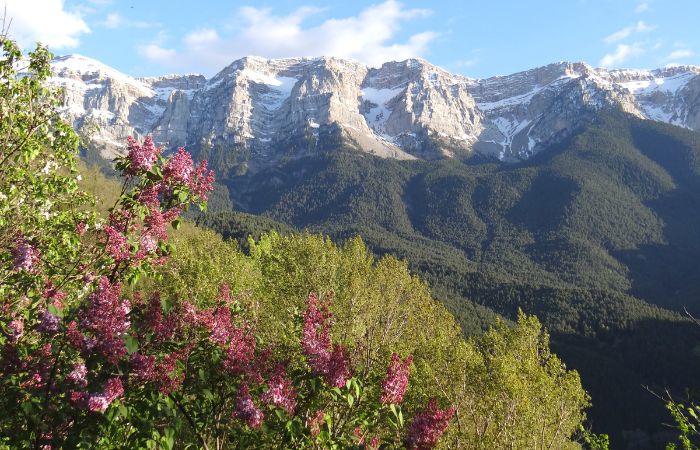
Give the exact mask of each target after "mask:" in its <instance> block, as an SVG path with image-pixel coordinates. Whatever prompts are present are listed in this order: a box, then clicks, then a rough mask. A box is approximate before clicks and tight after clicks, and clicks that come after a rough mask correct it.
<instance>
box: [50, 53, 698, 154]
mask: <svg viewBox="0 0 700 450" xmlns="http://www.w3.org/2000/svg"><path fill="white" fill-rule="evenodd" d="M52 65H53V68H54V76H53V77H52V78H51V82H52V83H54V84H56V85H58V86H61V87H63V88H64V97H63V100H64V109H63V112H64V115H65V116H66V118H67V119H68V120H70V121H71V122H72V123H73V125H74V126H75V128H76V129H77V130H78V131H85V132H86V133H87V131H90V137H91V139H92V142H93V143H94V144H95V146H96V147H97V148H99V149H100V152H101V153H102V155H103V156H105V157H107V158H110V157H113V156H114V155H115V154H117V153H120V152H123V151H124V148H123V142H125V140H126V136H127V135H135V136H138V137H143V136H145V135H147V134H152V135H153V136H154V139H155V140H156V141H158V142H161V143H163V144H164V145H166V146H168V147H171V148H174V147H177V146H188V147H190V148H192V149H194V150H195V151H196V150H197V149H205V150H206V149H225V151H226V152H232V153H233V154H232V155H231V158H230V159H232V160H233V159H235V160H239V161H240V160H243V161H249V162H250V163H251V165H256V164H257V165H260V164H265V162H270V161H275V160H276V159H277V158H278V157H280V156H281V155H280V152H284V151H286V150H285V149H286V148H289V147H290V145H288V144H290V143H291V142H294V145H293V146H292V147H293V148H294V149H295V151H296V152H309V151H318V150H319V149H320V148H319V147H322V146H323V145H325V144H324V142H325V141H324V139H325V137H326V136H328V135H329V133H330V134H333V133H335V134H336V135H337V138H339V139H343V140H346V141H347V142H352V143H353V145H355V146H356V147H358V148H359V149H362V150H363V151H366V152H368V153H372V154H376V155H379V156H383V157H391V158H401V159H414V158H425V159H434V158H443V157H452V156H455V155H457V154H459V153H461V152H471V151H476V152H481V153H484V154H488V155H493V156H496V157H498V158H500V159H502V160H506V161H517V160H522V159H525V158H528V157H529V156H531V155H533V154H535V153H537V152H538V151H539V150H541V149H542V148H544V147H546V146H547V145H549V144H551V143H553V142H555V141H556V140H559V139H563V138H564V137H566V136H567V133H570V132H572V131H573V130H575V129H576V128H578V126H579V125H580V124H581V123H582V121H586V120H590V118H591V117H593V116H594V115H595V114H596V113H597V111H600V110H601V109H605V108H615V109H618V110H623V111H626V112H629V113H631V114H634V115H636V116H638V117H641V118H646V119H651V120H657V121H663V122H668V123H671V124H674V125H679V126H682V127H686V128H689V129H692V130H696V131H700V68H699V67H696V66H678V67H669V68H664V69H657V70H605V69H595V68H593V67H591V66H589V65H587V64H585V63H568V62H559V63H554V64H550V65H547V66H543V67H538V68H535V69H532V70H528V71H524V72H519V73H515V74H512V75H507V76H498V77H491V78H487V79H473V78H468V77H464V76H461V75H454V74H450V73H449V72H447V71H445V70H443V69H441V68H439V67H436V66H433V65H431V64H430V63H428V62H427V61H424V60H421V59H411V60H407V61H401V62H388V63H385V64H384V65H383V66H382V67H381V68H370V67H367V66H365V65H363V64H361V63H358V62H356V61H352V60H348V59H342V58H334V57H322V58H285V59H277V60H268V59H264V58H259V57H246V58H242V59H240V60H237V61H234V62H233V63H232V64H230V65H229V66H227V67H226V68H224V69H222V70H221V71H220V72H219V73H218V74H216V75H215V76H214V77H212V78H210V79H207V78H205V77H204V76H202V75H198V74H187V75H177V74H173V75H167V76H161V77H149V78H133V77H130V76H128V75H125V74H123V73H121V72H119V71H117V70H116V69H113V68H111V67H109V66H106V65H104V64H102V63H100V62H98V61H95V60H92V59H90V58H86V57H84V56H80V55H71V56H65V57H61V58H57V59H55V60H54V61H53V63H52ZM300 142H303V145H301V144H299V143H300Z"/></svg>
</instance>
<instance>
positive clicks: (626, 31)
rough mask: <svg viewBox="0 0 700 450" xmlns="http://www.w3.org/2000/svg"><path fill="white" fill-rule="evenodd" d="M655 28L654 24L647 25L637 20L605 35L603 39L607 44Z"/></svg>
mask: <svg viewBox="0 0 700 450" xmlns="http://www.w3.org/2000/svg"><path fill="white" fill-rule="evenodd" d="M655 29H656V26H654V25H648V24H647V23H645V22H644V21H641V20H640V21H639V22H637V23H635V24H634V25H630V26H628V27H625V28H623V29H621V30H618V31H616V32H614V33H613V34H611V35H610V36H607V37H605V38H604V39H603V41H604V42H606V43H608V44H612V43H613V42H618V41H621V40H623V39H625V38H628V37H630V36H632V35H633V34H635V33H647V32H649V31H653V30H655Z"/></svg>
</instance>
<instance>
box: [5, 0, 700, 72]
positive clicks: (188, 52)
mask: <svg viewBox="0 0 700 450" xmlns="http://www.w3.org/2000/svg"><path fill="white" fill-rule="evenodd" d="M5 3H6V5H7V14H8V16H9V17H11V18H12V24H11V28H10V30H11V35H12V36H13V37H15V38H16V39H18V40H19V41H20V43H21V44H22V45H24V46H30V45H31V43H32V42H33V41H35V40H37V39H38V40H41V41H43V42H45V43H48V44H49V45H50V47H51V48H52V50H53V51H54V53H56V54H69V53H80V54H83V55H85V56H89V57H92V58H95V59H98V60H100V61H102V62H104V63H105V64H108V65H111V66H113V67H116V68H117V69H119V70H121V71H123V72H125V73H128V74H130V75H134V76H144V75H159V74H165V73H172V72H178V73H181V72H188V73H192V72H196V73H203V74H205V75H207V76H211V75H213V74H214V73H216V72H217V71H218V70H220V69H222V68H223V67H224V66H225V65H227V64H229V63H230V62H232V61H233V60H235V59H237V58H240V57H242V56H245V55H249V54H252V55H258V56H263V57H268V58H274V57H286V56H320V55H332V56H344V57H350V58H353V59H356V60H360V61H362V62H365V63H368V64H370V65H379V64H380V63H381V62H383V61H387V60H402V59H406V58H408V57H422V58H425V59H427V60H428V61H430V62H432V63H434V64H437V65H439V66H441V67H444V68H445V69H447V70H450V71H452V72H457V73H461V74H464V75H467V76H471V77H476V78H483V77H488V76H493V75H505V74H509V73H513V72H517V71H520V70H525V69H528V68H531V67H534V66H539V65H544V64H547V63H550V62H555V61H562V60H566V61H585V62H588V63H589V64H591V65H593V66H597V67H601V66H603V67H611V68H612V67H633V68H656V67H663V66H666V65H669V64H695V65H700V27H699V25H700V1H698V0H531V1H525V0H490V1H483V0H478V1H477V0H462V1H444V0H433V1H409V0H405V1H401V2H399V1H396V0H385V1H382V0H377V1H358V0H355V1H352V2H348V1H347V0H345V1H335V0H326V1H318V0H274V1H273V0H270V1H264V2H245V1H243V2H239V1H236V2H232V1H223V0H220V1H219V0H217V1H182V2H176V1H166V0H128V1H123V0H65V1H64V0H6V1H5Z"/></svg>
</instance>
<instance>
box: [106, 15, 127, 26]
mask: <svg viewBox="0 0 700 450" xmlns="http://www.w3.org/2000/svg"><path fill="white" fill-rule="evenodd" d="M123 22H124V19H123V18H122V16H121V15H120V14H119V13H112V14H108V15H107V18H106V19H105V21H104V26H106V27H107V28H119V27H120V26H121V25H122V23H123Z"/></svg>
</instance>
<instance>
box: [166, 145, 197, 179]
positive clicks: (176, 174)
mask: <svg viewBox="0 0 700 450" xmlns="http://www.w3.org/2000/svg"><path fill="white" fill-rule="evenodd" d="M193 166H194V162H193V161H192V156H191V155H190V154H189V153H188V152H187V150H185V149H184V148H182V147H180V148H178V149H177V153H175V156H173V157H172V158H170V160H169V161H168V162H167V164H166V165H165V168H164V170H163V177H164V178H165V179H166V180H174V181H176V182H180V183H185V184H187V183H189V181H190V176H192V172H194V168H193Z"/></svg>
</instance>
